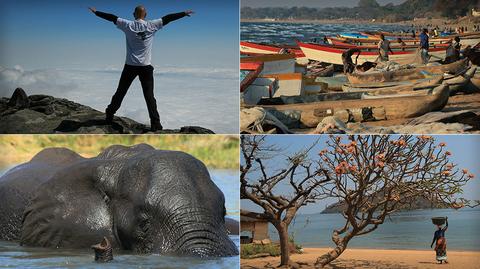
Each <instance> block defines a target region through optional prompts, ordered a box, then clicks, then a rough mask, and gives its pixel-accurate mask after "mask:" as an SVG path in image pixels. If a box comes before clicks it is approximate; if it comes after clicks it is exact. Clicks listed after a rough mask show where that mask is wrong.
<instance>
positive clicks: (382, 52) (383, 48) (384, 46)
mask: <svg viewBox="0 0 480 269" xmlns="http://www.w3.org/2000/svg"><path fill="white" fill-rule="evenodd" d="M389 51H390V52H391V53H392V54H393V51H392V48H390V41H388V40H386V39H385V36H384V35H383V34H380V41H379V42H378V58H379V59H380V61H381V62H388V52H389Z"/></svg>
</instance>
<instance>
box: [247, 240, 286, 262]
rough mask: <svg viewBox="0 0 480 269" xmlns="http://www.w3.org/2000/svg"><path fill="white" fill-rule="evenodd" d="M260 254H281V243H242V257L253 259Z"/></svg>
mask: <svg viewBox="0 0 480 269" xmlns="http://www.w3.org/2000/svg"><path fill="white" fill-rule="evenodd" d="M259 254H269V255H270V256H280V254H281V251H280V245H279V244H273V243H271V244H265V245H262V244H241V245H240V258H242V259H251V258H254V257H255V256H256V255H259Z"/></svg>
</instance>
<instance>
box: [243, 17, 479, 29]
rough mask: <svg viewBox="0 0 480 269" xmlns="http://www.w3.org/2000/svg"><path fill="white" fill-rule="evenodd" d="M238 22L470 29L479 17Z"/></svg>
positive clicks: (246, 21)
mask: <svg viewBox="0 0 480 269" xmlns="http://www.w3.org/2000/svg"><path fill="white" fill-rule="evenodd" d="M240 23H292V24H302V23H307V24H370V25H399V26H406V27H411V26H412V25H413V26H414V27H426V26H427V25H433V26H439V27H440V29H443V27H452V28H455V27H458V26H467V27H468V28H469V29H470V30H471V29H473V25H474V24H480V18H478V17H477V18H471V17H462V18H459V19H448V18H431V19H428V18H419V19H414V20H407V21H397V22H385V21H381V20H375V21H372V20H366V19H358V20H354V19H321V20H312V19H309V20H296V19H292V20H288V19H278V20H274V21H270V20H265V19H242V18H241V19H240Z"/></svg>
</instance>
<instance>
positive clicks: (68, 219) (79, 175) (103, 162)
mask: <svg viewBox="0 0 480 269" xmlns="http://www.w3.org/2000/svg"><path fill="white" fill-rule="evenodd" d="M225 213H226V212H225V198H224V196H223V193H222V192H221V191H220V189H218V187H217V186H216V185H215V184H214V183H213V181H212V180H211V179H210V175H209V173H208V171H207V169H206V167H205V166H204V165H203V163H202V162H200V161H199V160H197V159H195V158H194V157H192V156H191V155H188V154H186V153H183V152H178V151H160V150H155V149H154V148H152V147H150V146H148V145H143V144H142V145H137V146H133V147H124V146H112V147H110V148H108V149H106V150H105V151H104V152H102V153H101V154H100V155H99V156H97V157H96V158H91V159H84V160H82V161H79V162H76V163H74V164H72V165H70V166H68V167H65V168H64V169H61V171H59V172H57V173H56V174H55V175H54V176H53V177H52V179H51V180H49V181H48V182H47V183H45V184H43V185H42V186H41V187H40V188H39V189H38V192H37V195H36V197H35V198H34V199H33V200H32V203H31V205H30V206H29V207H28V208H27V209H26V211H25V214H24V219H23V227H22V236H21V242H22V243H23V244H26V245H40V246H51V247H74V248H76V247H89V246H91V245H93V244H95V243H98V242H99V241H101V240H102V239H103V238H104V237H105V238H108V239H109V240H110V241H111V242H112V245H113V246H114V247H116V248H121V249H127V250H132V251H134V252H136V253H162V254H173V255H187V256H200V257H219V256H233V255H238V249H237V247H236V246H235V244H234V243H233V242H232V241H231V240H230V238H229V236H228V233H227V229H226V225H225Z"/></svg>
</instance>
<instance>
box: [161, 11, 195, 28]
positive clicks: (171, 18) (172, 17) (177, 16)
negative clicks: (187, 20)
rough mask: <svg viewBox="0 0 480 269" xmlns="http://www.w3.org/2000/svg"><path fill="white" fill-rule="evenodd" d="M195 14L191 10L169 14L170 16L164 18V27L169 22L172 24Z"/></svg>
mask: <svg viewBox="0 0 480 269" xmlns="http://www.w3.org/2000/svg"><path fill="white" fill-rule="evenodd" d="M191 14H193V11H191V10H187V11H185V12H179V13H172V14H168V15H165V16H163V17H162V24H163V26H165V25H167V24H168V23H169V22H172V21H175V20H178V19H181V18H183V17H185V16H189V17H190V15H191Z"/></svg>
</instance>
